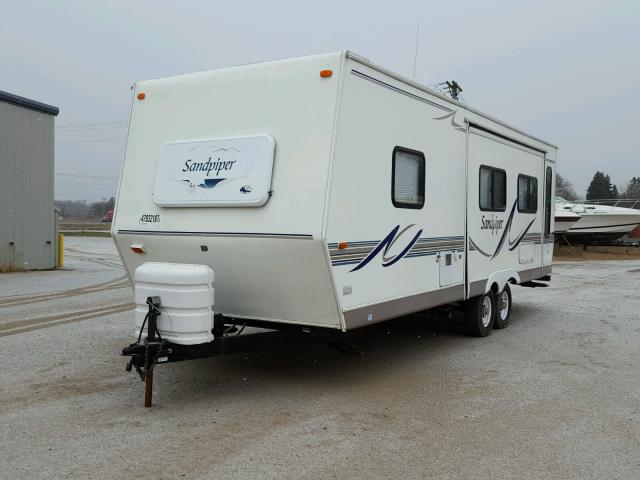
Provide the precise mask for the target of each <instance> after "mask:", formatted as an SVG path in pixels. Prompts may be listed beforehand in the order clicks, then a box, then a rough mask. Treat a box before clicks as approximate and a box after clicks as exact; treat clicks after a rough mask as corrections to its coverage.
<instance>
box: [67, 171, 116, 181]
mask: <svg viewBox="0 0 640 480" xmlns="http://www.w3.org/2000/svg"><path fill="white" fill-rule="evenodd" d="M56 175H61V176H63V177H77V178H94V179H97V180H118V177H101V176H99V175H81V174H79V173H58V172H56Z"/></svg>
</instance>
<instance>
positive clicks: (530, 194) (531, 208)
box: [518, 175, 538, 213]
mask: <svg viewBox="0 0 640 480" xmlns="http://www.w3.org/2000/svg"><path fill="white" fill-rule="evenodd" d="M518 211H519V212H521V213H536V212H537V211H538V179H537V178H535V177H530V176H528V175H518Z"/></svg>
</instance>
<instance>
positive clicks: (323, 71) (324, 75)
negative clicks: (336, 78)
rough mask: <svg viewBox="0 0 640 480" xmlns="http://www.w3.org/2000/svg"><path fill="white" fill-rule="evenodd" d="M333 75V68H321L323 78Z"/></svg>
mask: <svg viewBox="0 0 640 480" xmlns="http://www.w3.org/2000/svg"><path fill="white" fill-rule="evenodd" d="M331 75H333V70H330V69H328V68H327V69H326V70H320V76H321V77H322V78H329V77H330V76H331Z"/></svg>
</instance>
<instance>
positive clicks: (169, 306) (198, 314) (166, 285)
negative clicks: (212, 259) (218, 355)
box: [134, 262, 214, 345]
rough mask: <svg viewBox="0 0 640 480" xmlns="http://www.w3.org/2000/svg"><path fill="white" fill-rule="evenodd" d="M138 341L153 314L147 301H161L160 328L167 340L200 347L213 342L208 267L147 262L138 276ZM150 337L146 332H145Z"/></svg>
mask: <svg viewBox="0 0 640 480" xmlns="http://www.w3.org/2000/svg"><path fill="white" fill-rule="evenodd" d="M134 277H135V278H134V281H135V286H134V292H135V302H136V310H135V322H136V337H137V336H138V334H139V333H140V328H142V323H143V321H144V318H145V316H146V315H147V312H148V310H149V307H148V305H147V297H154V296H157V297H160V302H161V304H160V312H161V314H160V316H158V323H157V328H158V331H159V332H160V335H161V336H162V338H163V339H164V340H167V341H169V342H172V343H176V344H180V345H197V344H200V343H209V342H211V341H212V340H213V333H212V329H213V314H214V311H213V303H214V297H213V293H214V292H213V279H214V274H213V270H211V268H209V267H208V266H207V265H190V264H185V263H161V262H147V263H143V264H142V265H140V266H139V267H138V268H136V271H135V275H134ZM142 336H143V337H146V328H145V330H144V331H143V332H142Z"/></svg>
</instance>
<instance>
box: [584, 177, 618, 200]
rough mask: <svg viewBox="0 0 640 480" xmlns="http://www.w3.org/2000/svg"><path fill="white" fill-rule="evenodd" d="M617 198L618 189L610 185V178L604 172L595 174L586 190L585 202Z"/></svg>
mask: <svg viewBox="0 0 640 480" xmlns="http://www.w3.org/2000/svg"><path fill="white" fill-rule="evenodd" d="M610 198H618V187H616V186H615V185H612V184H611V177H609V175H606V174H605V173H604V172H600V171H598V172H596V173H595V174H594V175H593V180H591V183H590V184H589V188H587V200H603V199H610Z"/></svg>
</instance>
